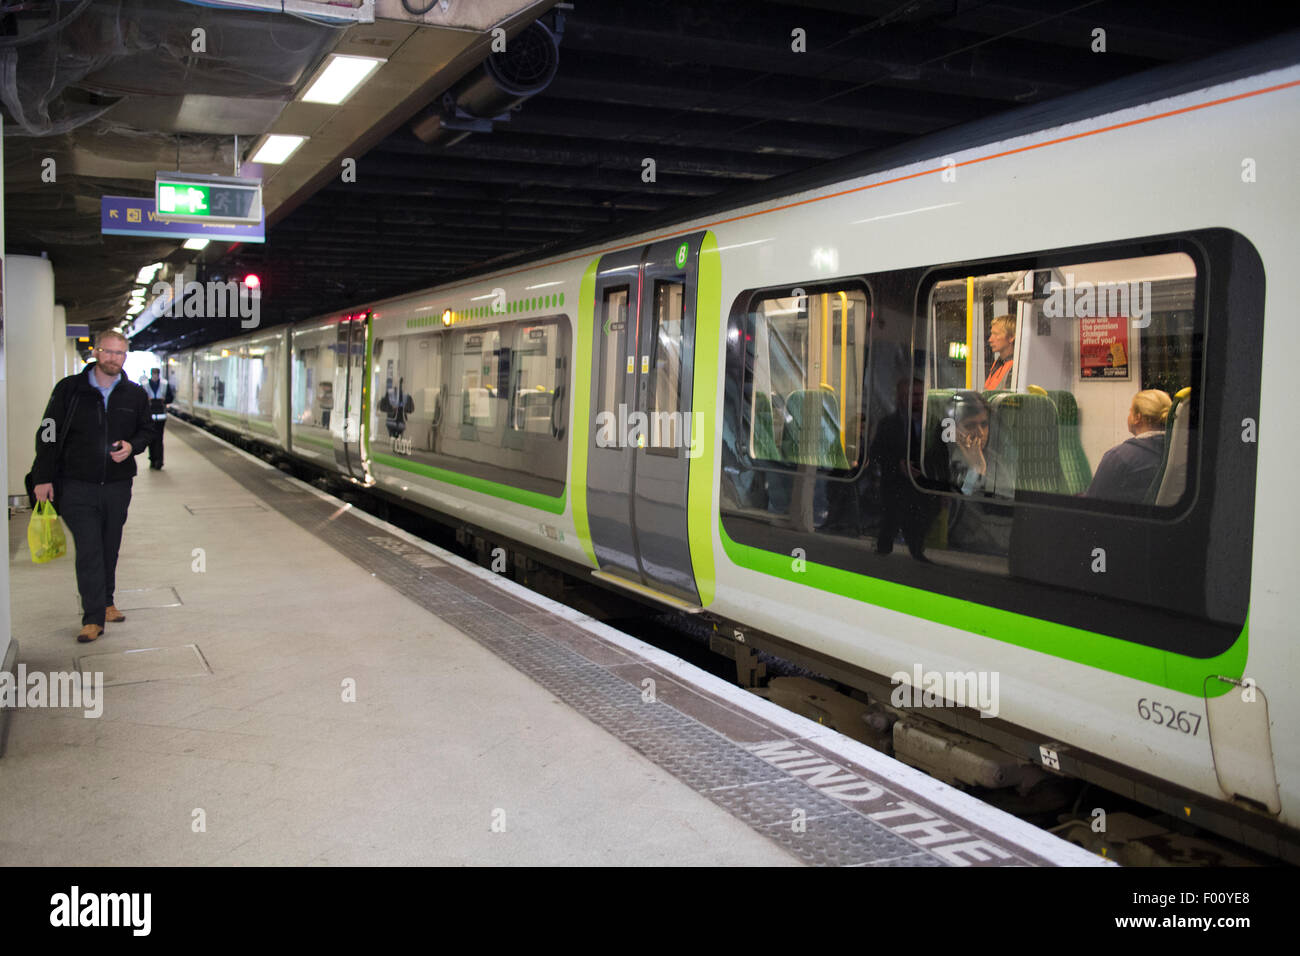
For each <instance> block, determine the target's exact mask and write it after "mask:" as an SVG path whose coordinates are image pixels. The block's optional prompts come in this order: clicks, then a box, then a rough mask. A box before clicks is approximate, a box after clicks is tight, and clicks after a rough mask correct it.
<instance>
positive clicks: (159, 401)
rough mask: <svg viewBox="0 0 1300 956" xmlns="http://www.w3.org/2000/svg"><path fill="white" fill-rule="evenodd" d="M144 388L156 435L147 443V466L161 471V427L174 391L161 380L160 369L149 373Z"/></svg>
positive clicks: (164, 422)
mask: <svg viewBox="0 0 1300 956" xmlns="http://www.w3.org/2000/svg"><path fill="white" fill-rule="evenodd" d="M144 390H145V392H146V394H148V396H149V417H150V418H152V419H153V427H154V433H155V434H156V435H157V437H156V438H155V439H154V440H153V441H152V442H150V443H149V467H150V468H151V469H152V470H154V471H162V466H163V429H164V428H166V427H167V406H168V405H170V404H171V403H172V401H173V400H174V399H175V398H176V391H175V389H173V388H172V387H171V385H170V384H169V383H168V382H166V381H164V380H163V378H162V372H161V370H160V369H154V370H153V371H151V372H150V373H149V381H147V382H145V383H144Z"/></svg>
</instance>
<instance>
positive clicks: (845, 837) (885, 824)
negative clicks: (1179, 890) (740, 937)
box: [177, 424, 1114, 866]
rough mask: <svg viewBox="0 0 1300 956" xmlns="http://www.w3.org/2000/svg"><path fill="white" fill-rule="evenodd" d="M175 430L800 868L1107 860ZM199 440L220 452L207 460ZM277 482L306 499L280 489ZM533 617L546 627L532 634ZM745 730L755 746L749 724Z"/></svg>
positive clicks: (224, 447) (195, 432)
mask: <svg viewBox="0 0 1300 956" xmlns="http://www.w3.org/2000/svg"><path fill="white" fill-rule="evenodd" d="M177 433H178V436H180V437H181V438H182V440H184V441H185V442H186V444H188V445H190V446H191V447H192V448H194V450H195V451H196V452H198V454H199V455H200V456H202V457H203V458H204V459H205V460H206V461H207V462H208V463H209V464H211V465H214V466H215V467H217V468H218V469H219V470H221V471H223V472H224V473H226V474H227V475H228V476H229V477H231V478H232V479H233V480H235V481H237V482H238V483H240V484H241V485H243V486H244V487H245V488H247V489H248V490H250V491H252V492H253V493H254V494H255V495H257V496H259V497H261V498H262V499H263V500H265V501H266V502H267V503H268V504H269V505H270V506H271V507H272V508H273V509H274V510H275V511H276V512H278V513H279V514H281V515H283V516H284V517H285V518H287V519H288V520H290V521H292V522H293V523H294V524H297V525H298V526H299V527H301V528H303V529H304V530H306V531H308V532H309V533H311V534H312V535H313V536H315V537H316V538H318V539H319V540H321V541H322V543H325V544H327V545H329V546H330V547H332V548H334V549H335V550H337V551H339V552H340V553H342V554H344V555H346V556H347V557H348V558H349V559H351V560H353V561H355V562H357V563H358V564H360V565H362V566H363V567H365V568H366V569H367V570H371V571H374V572H375V573H376V576H377V577H378V578H379V580H381V581H383V582H384V583H385V584H387V585H388V586H390V587H392V588H394V589H395V590H397V591H398V592H399V593H402V594H403V595H405V596H407V597H409V598H411V599H412V600H413V601H415V603H417V604H419V605H420V606H421V607H423V608H425V609H426V610H428V611H429V612H430V613H431V614H434V615H435V616H437V617H439V618H441V619H442V620H444V621H446V622H447V623H448V624H450V625H452V626H453V627H455V628H456V629H457V630H459V631H461V632H462V633H464V634H465V635H466V636H467V637H469V638H470V639H472V640H474V641H476V642H477V643H479V644H480V645H482V646H484V647H485V648H487V649H488V650H490V651H492V652H493V653H495V654H496V655H497V656H499V657H501V658H502V659H503V660H505V661H506V662H508V663H510V664H511V665H512V666H514V667H515V668H516V669H518V670H519V671H521V672H522V673H524V674H526V675H527V676H529V677H531V678H532V679H533V680H535V681H536V682H537V683H539V684H540V685H542V686H543V687H545V688H546V689H547V690H548V691H550V692H551V693H553V694H555V695H556V696H557V697H559V698H560V699H561V700H563V701H564V702H565V703H567V704H569V705H570V706H571V707H573V708H574V709H575V710H576V711H578V712H579V713H580V714H582V715H583V716H585V717H587V718H588V719H589V720H591V721H592V722H593V723H596V724H597V725H599V726H600V727H602V729H604V730H606V731H607V732H609V733H611V734H613V735H614V736H615V737H617V738H618V739H620V740H622V741H623V742H624V743H627V744H628V745H629V746H630V747H632V748H633V749H634V750H636V751H638V752H639V753H641V754H642V755H643V756H645V757H646V758H647V759H649V760H650V761H651V762H653V763H655V764H657V765H659V766H660V767H662V768H663V769H665V770H667V771H668V772H669V773H671V774H672V775H673V776H675V777H677V778H678V779H679V780H680V781H681V782H683V783H685V784H686V785H687V786H689V787H691V788H692V789H693V790H695V791H696V792H697V793H699V794H701V795H702V796H704V797H707V798H708V799H709V800H710V801H712V802H713V803H715V804H716V805H718V806H720V807H722V808H723V809H725V810H727V811H728V812H729V813H731V814H732V815H733V816H735V817H737V818H738V819H740V820H742V821H743V822H745V823H746V824H747V825H749V826H750V827H751V828H753V829H754V830H755V831H756V832H758V833H761V834H762V835H764V836H766V837H768V838H769V839H772V840H774V841H775V842H777V843H778V844H779V845H780V846H782V847H783V848H784V849H786V850H787V851H788V852H790V853H791V854H792V855H794V856H795V857H796V858H798V859H801V860H803V861H804V862H807V863H811V864H814V865H850V866H852V865H856V866H876V865H892V866H944V865H955V866H970V865H974V866H1005V865H1010V866H1025V865H1030V866H1042V865H1048V866H1112V865H1114V864H1113V863H1112V862H1110V861H1107V860H1104V859H1102V858H1101V857H1099V856H1097V855H1095V854H1093V853H1090V852H1089V851H1087V850H1084V849H1083V848H1081V847H1078V846H1075V845H1074V844H1072V843H1069V842H1067V841H1065V840H1062V839H1060V838H1058V837H1056V836H1054V835H1053V834H1051V833H1048V832H1046V831H1043V830H1040V829H1039V828H1037V827H1035V826H1033V825H1032V824H1029V823H1027V822H1025V821H1022V820H1020V819H1018V818H1016V817H1014V816H1011V815H1010V814H1007V813H1005V812H1003V811H1001V810H998V809H996V808H994V807H991V806H989V805H987V804H985V803H982V802H981V801H979V800H977V799H976V798H974V797H971V796H970V795H968V794H965V793H963V792H961V791H959V790H956V789H954V788H952V787H950V786H948V785H947V784H944V783H942V782H940V781H938V780H936V779H934V778H932V777H929V776H927V775H926V774H924V773H922V772H921V771H919V770H915V769H913V768H912V767H909V766H907V765H905V764H902V763H900V762H898V761H896V760H894V759H893V758H891V757H888V756H886V755H885V754H882V753H880V752H878V751H875V750H873V749H871V748H870V747H868V746H867V745H865V744H862V743H859V742H857V741H854V740H851V739H850V738H847V737H844V736H842V735H841V734H839V733H837V732H835V731H833V730H830V729H829V728H827V727H824V726H822V725H819V724H816V723H814V722H813V721H811V720H808V719H806V718H804V717H801V716H799V715H798V714H794V713H791V712H789V711H786V710H784V709H783V708H781V707H779V706H777V705H775V704H773V703H771V702H770V701H767V700H764V699H762V698H760V697H757V696H755V695H753V694H750V693H748V692H747V691H745V690H744V689H742V688H740V687H738V686H735V685H732V684H729V683H728V682H726V681H724V680H722V679H720V678H717V677H715V676H713V675H712V674H709V673H707V672H705V671H702V670H700V669H699V668H697V667H695V666H694V665H692V664H689V663H687V662H685V661H682V660H681V659H679V658H677V657H675V656H673V655H672V654H669V653H668V652H666V651H662V650H660V649H658V648H655V647H652V646H651V645H648V644H645V643H644V642H642V641H639V640H637V639H636V638H633V637H630V636H629V635H627V634H623V633H622V632H620V631H617V630H615V629H614V628H612V627H610V626H608V625H605V624H602V623H600V622H599V621H595V620H593V619H591V618H589V617H587V616H586V615H584V614H582V613H581V612H579V611H575V610H574V609H572V608H569V607H567V606H565V605H562V604H559V603H557V602H555V601H552V600H550V599H549V598H546V597H543V596H541V595H539V594H535V593H533V592H532V591H529V590H528V589H527V588H524V587H523V586H522V585H519V584H517V583H516V582H514V581H511V580H509V579H507V578H504V577H502V576H500V575H498V574H494V573H493V572H491V571H488V570H487V569H484V568H480V567H478V566H477V565H475V564H472V563H471V562H468V561H466V560H464V559H462V558H460V557H459V556H457V555H455V554H452V553H450V552H447V551H444V550H443V549H441V548H438V547H436V546H434V545H431V544H429V543H428V542H426V541H423V540H421V539H419V538H417V537H415V536H414V535H411V534H409V533H407V532H405V531H403V530H402V529H400V528H397V527H394V526H393V525H390V524H389V523H388V522H385V521H383V520H381V519H379V518H376V517H374V516H373V515H369V514H367V513H365V512H363V511H361V510H360V509H357V508H354V507H352V506H351V505H349V504H348V503H347V502H344V501H342V500H340V499H338V498H336V497H334V496H332V495H329V494H327V493H325V492H322V491H320V490H319V489H318V488H315V487H313V486H312V485H309V484H307V483H305V482H300V481H298V480H297V479H293V478H288V477H286V476H285V474H284V473H283V472H281V471H279V469H277V468H275V467H274V466H273V465H271V464H268V463H267V462H265V461H263V460H261V459H259V458H256V457H254V456H252V455H249V454H247V453H245V452H243V451H240V450H238V449H234V451H235V453H236V454H235V455H233V456H232V455H230V454H229V452H230V451H231V450H232V446H230V445H228V444H227V443H226V442H225V441H223V440H222V439H220V438H217V437H216V436H214V435H212V434H210V433H208V432H206V431H203V430H202V429H199V428H197V427H196V426H192V425H188V424H185V425H184V426H183V427H181V428H178V429H177ZM201 438H206V439H208V440H209V442H211V443H212V446H217V447H211V448H210V450H205V449H204V448H203V447H202V446H201V445H200V441H201ZM218 456H219V457H218ZM239 458H242V459H244V461H245V462H246V463H247V464H250V465H254V466H256V467H257V468H258V469H259V471H263V472H270V473H271V474H270V475H262V474H257V473H255V472H248V473H246V474H241V473H240V472H241V471H247V469H244V468H241V466H242V465H243V464H244V462H241V461H239ZM268 478H274V479H275V480H276V483H275V484H272V482H271V481H269V480H268ZM285 481H288V482H292V483H293V485H295V486H296V487H297V488H298V489H300V490H301V491H305V492H308V493H309V494H307V495H304V494H300V493H299V492H298V491H290V490H287V489H286V487H285V485H284V482H285ZM298 512H302V513H301V514H298ZM323 519H328V520H323ZM349 519H357V520H358V521H359V522H360V523H361V525H362V526H365V525H368V526H370V527H372V528H377V529H380V530H381V531H383V532H384V533H385V534H387V535H389V536H391V537H392V538H395V539H397V540H399V541H402V542H405V543H406V544H408V545H412V546H414V547H416V548H418V549H420V550H421V551H423V552H426V553H427V554H429V555H432V556H434V557H436V558H437V559H438V560H439V561H440V562H442V565H443V566H441V567H435V568H430V567H417V566H413V565H412V564H410V563H407V562H404V561H403V560H402V558H401V556H400V555H398V554H396V553H394V551H393V549H390V548H384V547H382V546H381V545H378V544H376V543H375V541H374V538H375V537H376V536H375V535H373V533H370V534H367V533H366V532H367V531H369V530H370V529H369V528H364V527H359V526H356V525H351V526H350V520H349ZM466 576H468V577H470V578H476V579H478V580H479V581H481V582H483V584H486V585H490V586H491V590H490V591H482V590H481V589H480V593H478V594H474V593H470V592H469V591H467V590H466V588H465V584H467V583H469V582H466V581H465V577H466ZM485 611H487V612H490V613H485ZM521 616H522V618H523V619H521ZM538 618H545V619H546V621H547V623H545V624H540V623H539V621H538V620H537V619H538ZM548 631H549V632H550V633H546V632H548ZM586 645H589V646H586ZM584 650H588V651H591V652H592V653H591V654H584V653H583V651H584ZM611 654H616V655H618V660H617V662H616V663H601V662H600V661H598V660H596V659H595V658H608V657H609V656H610V655H611ZM646 676H649V677H651V678H652V679H654V680H655V681H656V685H651V686H657V685H658V684H660V683H662V684H663V687H664V690H663V691H662V692H661V693H660V694H659V695H658V696H657V697H656V696H654V695H652V696H651V699H650V700H649V701H647V700H646V698H645V696H644V694H643V691H644V686H643V684H642V681H643V680H644V678H645V677H646ZM659 698H672V699H674V700H678V699H679V698H680V700H678V704H683V705H686V709H687V710H690V711H691V712H692V713H689V714H688V713H686V712H685V710H683V709H682V707H681V706H678V704H675V703H670V702H669V701H667V700H662V699H659ZM710 718H713V719H712V720H710ZM736 721H743V722H745V723H747V724H751V725H754V726H757V727H760V728H762V732H761V733H759V734H758V739H749V740H740V739H733V737H729V736H727V733H726V731H724V730H723V729H721V726H722V725H726V724H727V723H728V722H731V723H733V724H734V722H736ZM748 736H750V737H753V736H754V733H753V732H752V728H751V732H750V734H749V735H748Z"/></svg>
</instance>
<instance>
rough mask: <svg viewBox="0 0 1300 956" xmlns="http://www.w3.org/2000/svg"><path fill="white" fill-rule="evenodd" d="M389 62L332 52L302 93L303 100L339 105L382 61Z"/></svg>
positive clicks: (383, 61) (305, 101)
mask: <svg viewBox="0 0 1300 956" xmlns="http://www.w3.org/2000/svg"><path fill="white" fill-rule="evenodd" d="M387 62H388V61H387V60H380V59H376V58H375V57H370V56H343V55H342V54H339V53H331V54H330V56H329V59H328V60H327V61H326V64H325V68H324V69H323V70H321V71H320V73H319V74H318V75H317V77H316V79H315V81H313V82H312V84H311V85H310V86H308V87H307V92H306V93H304V94H303V95H302V101H303V102H304V103H329V104H330V105H331V106H338V105H339V104H340V103H342V102H343V101H344V100H346V99H347V98H348V97H349V96H351V95H352V94H353V93H355V92H356V90H357V88H358V87H359V86H361V84H362V83H364V82H365V81H366V80H367V79H368V78H369V77H370V74H371V73H373V72H374V71H375V69H376V68H377V67H378V66H379V65H380V64H381V63H387Z"/></svg>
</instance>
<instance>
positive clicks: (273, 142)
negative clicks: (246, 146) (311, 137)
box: [249, 133, 307, 166]
mask: <svg viewBox="0 0 1300 956" xmlns="http://www.w3.org/2000/svg"><path fill="white" fill-rule="evenodd" d="M305 142H307V137H306V136H283V135H281V134H279V133H272V134H271V135H270V136H268V137H266V139H265V140H263V141H262V146H261V148H260V149H258V151H257V152H255V153H254V154H253V158H252V159H251V160H249V162H253V163H266V164H267V165H272V166H273V165H277V164H279V163H283V162H284V161H285V160H286V159H288V158H289V157H290V156H292V155H293V152H294V150H296V149H297V148H298V147H299V146H301V145H302V144H303V143H305Z"/></svg>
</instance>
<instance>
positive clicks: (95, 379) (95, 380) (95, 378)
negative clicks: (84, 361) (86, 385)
mask: <svg viewBox="0 0 1300 956" xmlns="http://www.w3.org/2000/svg"><path fill="white" fill-rule="evenodd" d="M86 374H87V375H89V376H90V384H91V385H93V386H95V388H97V389H99V394H100V395H103V396H104V409H105V410H107V409H108V395H109V393H110V392H111V391H113V389H115V388H117V383H118V382H120V381H122V373H121V372H118V373H117V375H116V377H114V379H113V381H111V382H109V383H108V386H107V387H104V386H102V385H100V384H99V375H98V374H97V373H96V371H95V366H93V365H92V366H91V367H90V371H89V372H87V373H86Z"/></svg>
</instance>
